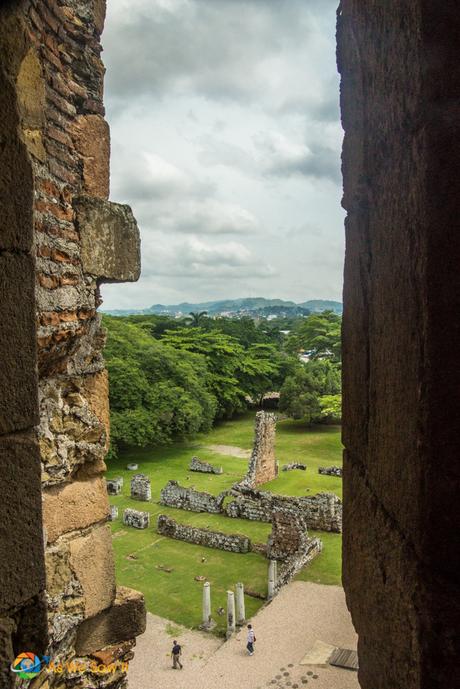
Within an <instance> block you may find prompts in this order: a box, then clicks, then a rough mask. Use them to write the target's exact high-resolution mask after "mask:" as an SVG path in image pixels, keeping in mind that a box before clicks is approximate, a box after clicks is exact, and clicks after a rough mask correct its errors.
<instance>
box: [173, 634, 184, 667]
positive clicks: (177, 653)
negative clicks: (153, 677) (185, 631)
mask: <svg viewBox="0 0 460 689" xmlns="http://www.w3.org/2000/svg"><path fill="white" fill-rule="evenodd" d="M181 655H182V649H181V647H180V646H179V644H178V643H177V641H173V647H172V651H171V658H172V661H173V670H177V668H180V669H181V670H182V663H181V662H180V657H181Z"/></svg>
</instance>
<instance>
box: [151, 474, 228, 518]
mask: <svg viewBox="0 0 460 689" xmlns="http://www.w3.org/2000/svg"><path fill="white" fill-rule="evenodd" d="M225 495H226V493H221V494H220V495H219V496H217V497H215V496H214V495H211V494H210V493H204V492H202V491H198V490H195V489H194V488H184V487H183V486H180V485H179V484H178V483H177V481H168V483H167V484H166V486H165V487H164V488H162V490H161V493H160V504H161V505H166V506H167V507H177V508H178V509H180V510H189V511H190V512H210V513H211V514H219V513H220V512H221V511H222V503H223V501H224V498H225Z"/></svg>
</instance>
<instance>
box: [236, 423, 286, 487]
mask: <svg viewBox="0 0 460 689" xmlns="http://www.w3.org/2000/svg"><path fill="white" fill-rule="evenodd" d="M275 434H276V416H275V414H271V413H269V412H265V411H258V412H257V414H256V420H255V429H254V447H253V450H252V454H251V458H250V460H249V465H248V472H247V474H246V476H245V478H244V479H243V485H245V486H247V487H248V488H255V487H256V486H260V485H261V484H262V483H267V482H268V481H272V480H273V479H275V478H276V477H277V475H278V466H277V463H276V457H275Z"/></svg>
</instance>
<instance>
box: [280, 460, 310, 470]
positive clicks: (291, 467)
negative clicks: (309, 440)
mask: <svg viewBox="0 0 460 689" xmlns="http://www.w3.org/2000/svg"><path fill="white" fill-rule="evenodd" d="M294 469H300V470H301V471H306V470H307V465H306V464H299V463H298V462H292V463H291V464H283V466H282V467H281V470H282V471H293V470H294Z"/></svg>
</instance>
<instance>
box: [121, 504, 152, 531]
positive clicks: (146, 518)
mask: <svg viewBox="0 0 460 689" xmlns="http://www.w3.org/2000/svg"><path fill="white" fill-rule="evenodd" d="M123 524H126V526H132V527H133V528H134V529H148V527H149V526H150V512H143V511H140V510H134V509H132V508H131V507H127V508H126V509H125V510H123Z"/></svg>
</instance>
